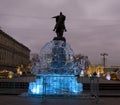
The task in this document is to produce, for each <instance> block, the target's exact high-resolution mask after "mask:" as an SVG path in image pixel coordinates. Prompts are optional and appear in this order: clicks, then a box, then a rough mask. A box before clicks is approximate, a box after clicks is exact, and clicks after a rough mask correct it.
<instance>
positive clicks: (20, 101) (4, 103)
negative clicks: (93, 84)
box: [0, 95, 120, 105]
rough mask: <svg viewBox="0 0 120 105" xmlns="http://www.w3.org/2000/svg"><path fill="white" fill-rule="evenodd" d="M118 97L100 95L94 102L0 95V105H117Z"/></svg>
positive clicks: (118, 102)
mask: <svg viewBox="0 0 120 105" xmlns="http://www.w3.org/2000/svg"><path fill="white" fill-rule="evenodd" d="M119 104H120V97H100V100H99V102H98V103H97V104H96V102H95V100H81V99H72V98H69V99H47V100H46V102H42V100H41V99H40V97H28V96H16V95H0V105H119Z"/></svg>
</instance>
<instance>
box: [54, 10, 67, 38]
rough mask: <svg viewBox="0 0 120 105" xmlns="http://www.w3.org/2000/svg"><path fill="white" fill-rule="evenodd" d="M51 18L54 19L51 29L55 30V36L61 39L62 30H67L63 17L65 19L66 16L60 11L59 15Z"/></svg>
mask: <svg viewBox="0 0 120 105" xmlns="http://www.w3.org/2000/svg"><path fill="white" fill-rule="evenodd" d="M52 18H55V19H56V25H55V27H54V29H53V31H55V32H56V34H57V38H58V39H63V32H64V31H65V32H66V31H67V30H66V27H65V19H66V16H64V15H63V14H62V12H60V15H57V16H54V17H52Z"/></svg>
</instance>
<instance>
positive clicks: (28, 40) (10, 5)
mask: <svg viewBox="0 0 120 105" xmlns="http://www.w3.org/2000/svg"><path fill="white" fill-rule="evenodd" d="M60 11H61V12H63V14H64V15H65V16H66V21H65V24H66V28H67V32H66V33H64V36H65V37H66V40H67V42H68V43H69V44H70V45H71V47H72V49H73V50H74V52H75V54H78V53H81V54H84V55H87V56H88V57H89V60H90V61H91V63H93V64H101V62H102V57H101V56H100V53H104V52H105V53H108V57H107V65H120V0H0V27H1V29H2V30H3V31H5V32H6V33H8V34H9V35H10V36H12V37H13V38H14V39H16V40H17V41H19V42H21V43H23V44H24V45H26V46H27V47H29V48H30V49H31V52H32V53H39V52H40V49H41V48H42V46H43V45H44V44H45V43H46V42H49V41H51V40H52V39H53V37H55V36H56V34H55V32H53V31H52V30H53V28H54V25H55V19H52V18H51V17H53V16H56V15H59V12H60Z"/></svg>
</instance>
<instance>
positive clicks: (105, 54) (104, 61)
mask: <svg viewBox="0 0 120 105" xmlns="http://www.w3.org/2000/svg"><path fill="white" fill-rule="evenodd" d="M100 56H103V66H104V67H105V66H106V56H108V54H107V53H101V54H100Z"/></svg>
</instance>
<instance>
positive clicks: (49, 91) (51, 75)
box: [28, 40, 83, 95]
mask: <svg viewBox="0 0 120 105" xmlns="http://www.w3.org/2000/svg"><path fill="white" fill-rule="evenodd" d="M73 55H74V53H73V50H72V49H71V47H70V45H69V44H68V43H66V42H65V41H62V40H52V41H50V42H48V43H47V44H45V46H43V48H42V49H41V51H40V63H39V62H37V64H36V67H34V68H32V69H33V70H34V71H35V73H36V81H35V82H31V83H29V90H28V94H29V95H80V93H81V92H82V91H83V84H82V83H78V82H77V76H76V75H79V74H80V73H81V68H80V67H79V66H78V65H77V63H75V62H74V60H73ZM33 70H32V71H33Z"/></svg>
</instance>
